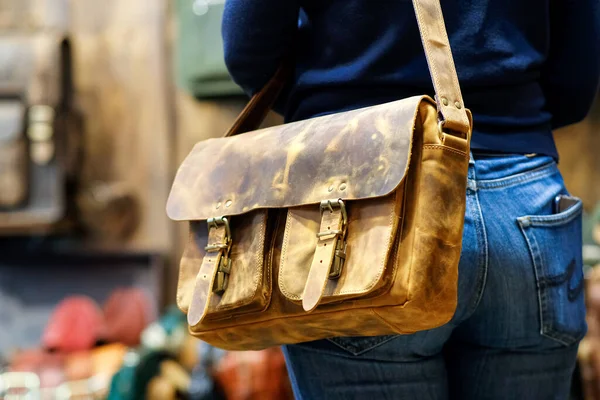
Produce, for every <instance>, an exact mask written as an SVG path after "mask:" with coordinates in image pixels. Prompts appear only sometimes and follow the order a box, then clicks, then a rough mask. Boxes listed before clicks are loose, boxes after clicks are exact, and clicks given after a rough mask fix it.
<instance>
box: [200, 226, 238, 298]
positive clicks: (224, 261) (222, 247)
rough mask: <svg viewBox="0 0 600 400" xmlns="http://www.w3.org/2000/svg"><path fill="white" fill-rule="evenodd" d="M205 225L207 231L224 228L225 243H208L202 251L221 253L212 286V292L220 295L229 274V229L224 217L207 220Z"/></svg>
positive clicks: (224, 288)
mask: <svg viewBox="0 0 600 400" xmlns="http://www.w3.org/2000/svg"><path fill="white" fill-rule="evenodd" d="M206 223H207V224H208V231H209V233H210V230H211V229H213V228H214V229H217V228H219V227H220V226H224V227H225V242H223V243H209V244H208V245H207V246H206V247H205V248H204V249H205V250H206V252H207V253H217V252H221V253H222V254H221V257H220V258H219V265H218V267H217V276H216V277H215V283H214V286H213V292H214V293H216V294H218V295H222V294H223V293H224V292H225V290H227V286H228V284H229V275H230V274H231V258H230V257H229V253H230V252H231V243H232V241H231V229H230V228H229V220H228V219H227V218H225V217H216V218H209V219H208V220H207V221H206Z"/></svg>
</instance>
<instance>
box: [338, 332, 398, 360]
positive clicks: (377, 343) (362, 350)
mask: <svg viewBox="0 0 600 400" xmlns="http://www.w3.org/2000/svg"><path fill="white" fill-rule="evenodd" d="M397 337H399V336H398V335H385V336H378V337H377V339H375V337H361V338H356V339H358V340H365V339H366V340H369V339H371V340H374V342H373V343H372V344H370V345H369V346H368V347H366V348H360V349H359V350H358V351H354V350H351V349H350V348H348V347H347V346H346V345H345V344H343V343H342V342H340V339H341V338H328V339H326V340H327V341H329V342H330V343H332V344H334V345H336V346H337V347H339V348H340V349H342V350H344V351H347V352H348V353H350V354H352V355H354V356H360V355H362V354H365V353H366V352H368V351H370V350H373V349H375V348H376V347H379V346H381V345H383V344H385V343H387V342H389V341H391V340H393V339H395V338H397Z"/></svg>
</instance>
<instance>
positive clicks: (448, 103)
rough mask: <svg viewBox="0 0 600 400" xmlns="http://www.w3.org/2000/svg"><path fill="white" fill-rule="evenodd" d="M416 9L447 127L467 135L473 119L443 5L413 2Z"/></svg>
mask: <svg viewBox="0 0 600 400" xmlns="http://www.w3.org/2000/svg"><path fill="white" fill-rule="evenodd" d="M413 7H414V9H415V15H416V16H417V22H418V24H419V30H420V32H421V41H422V42H423V47H424V48H425V56H426V57H427V64H428V65H429V72H430V75H431V80H432V81H433V86H434V88H435V93H436V100H437V106H438V111H439V113H440V115H441V116H442V118H443V121H444V127H445V128H446V129H449V130H452V131H455V132H468V131H469V128H470V117H469V115H468V113H467V110H466V109H465V103H464V101H463V98H462V93H461V91H460V85H459V82H458V76H457V74H456V67H455V66H454V59H453V58H452V50H451V49H450V41H449V40H448V33H447V32H446V25H445V24H444V16H443V14H442V7H441V4H440V2H439V0H413Z"/></svg>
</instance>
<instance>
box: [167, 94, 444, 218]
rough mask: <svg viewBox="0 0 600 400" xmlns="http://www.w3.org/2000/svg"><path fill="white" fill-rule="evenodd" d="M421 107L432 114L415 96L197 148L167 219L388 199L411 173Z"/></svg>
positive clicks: (178, 182)
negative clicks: (335, 200) (334, 200)
mask: <svg viewBox="0 0 600 400" xmlns="http://www.w3.org/2000/svg"><path fill="white" fill-rule="evenodd" d="M421 102H427V103H429V104H430V105H432V106H434V107H435V102H433V100H432V99H431V98H429V97H426V96H417V97H411V98H407V99H403V100H399V101H395V102H391V103H387V104H382V105H378V106H373V107H367V108H363V109H358V110H353V111H348V112H343V113H338V114H332V115H327V116H323V117H319V118H314V119H310V120H306V121H299V122H295V123H290V124H286V125H281V126H276V127H272V128H267V129H262V130H259V131H254V132H249V133H246V134H242V135H238V136H234V137H229V138H220V139H209V140H206V141H202V142H199V143H197V144H196V145H195V146H194V148H193V150H192V152H191V153H190V154H189V155H188V156H187V158H186V159H185V160H184V161H183V163H182V164H181V166H180V167H179V170H178V172H177V175H176V177H175V181H174V183H173V187H172V189H171V193H170V195H169V199H168V201H167V215H168V216H169V218H171V219H173V220H176V221H184V220H205V219H208V218H211V217H214V216H218V215H238V214H242V213H246V212H249V211H251V210H256V209H260V208H287V207H294V206H302V205H309V204H316V203H319V202H321V201H322V200H325V199H332V198H343V199H345V200H358V199H367V198H375V197H381V196H385V195H387V194H389V193H391V192H392V191H393V190H394V189H396V188H397V187H398V185H399V184H400V183H401V182H402V180H403V178H404V176H405V174H406V171H407V169H408V161H409V157H410V147H411V140H412V134H413V130H414V126H415V118H416V115H417V112H418V108H419V105H420V104H421Z"/></svg>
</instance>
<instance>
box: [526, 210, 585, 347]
mask: <svg viewBox="0 0 600 400" xmlns="http://www.w3.org/2000/svg"><path fill="white" fill-rule="evenodd" d="M582 210H583V206H582V203H581V200H578V201H577V203H575V204H574V205H573V206H571V207H570V208H569V209H567V210H565V211H563V212H561V213H558V214H552V215H535V216H525V217H520V218H518V222H519V226H520V227H521V231H522V232H523V235H524V236H525V239H526V241H527V245H528V247H529V251H530V253H531V258H532V261H533V266H534V268H535V275H536V279H537V288H538V298H539V306H540V321H541V333H542V335H544V336H546V337H549V338H551V339H554V340H556V341H558V342H560V343H563V344H565V345H571V344H574V343H575V342H577V341H579V340H580V339H581V338H582V337H583V336H584V335H585V333H586V330H587V326H586V322H585V304H584V296H583V286H584V279H583V258H582V242H581V235H582V234H581V229H582V228H581V216H582Z"/></svg>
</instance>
